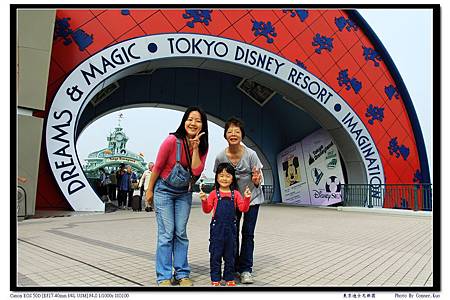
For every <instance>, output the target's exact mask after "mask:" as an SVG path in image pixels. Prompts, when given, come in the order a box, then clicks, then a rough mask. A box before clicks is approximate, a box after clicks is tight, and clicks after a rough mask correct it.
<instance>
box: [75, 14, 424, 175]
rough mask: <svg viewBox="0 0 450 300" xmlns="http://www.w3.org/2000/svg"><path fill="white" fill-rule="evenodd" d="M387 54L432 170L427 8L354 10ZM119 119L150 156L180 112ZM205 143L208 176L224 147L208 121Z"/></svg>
mask: <svg viewBox="0 0 450 300" xmlns="http://www.w3.org/2000/svg"><path fill="white" fill-rule="evenodd" d="M358 11H359V13H360V14H361V15H362V16H363V17H364V19H365V20H366V21H367V23H368V24H369V25H370V27H371V28H372V29H373V30H374V31H375V33H376V34H377V36H378V37H379V39H380V40H381V42H382V43H383V45H384V47H385V48H386V49H387V51H388V53H389V54H390V55H391V58H392V59H393V61H394V63H395V65H396V66H397V69H398V70H399V72H400V74H401V76H402V78H403V80H404V82H405V85H406V87H407V89H408V91H409V94H410V96H411V99H412V101H413V103H414V107H415V110H416V113H417V115H418V118H419V121H420V124H421V127H422V133H423V136H424V139H425V144H426V148H427V155H428V163H429V166H430V172H431V176H432V170H433V166H432V143H433V140H432V138H433V137H432V132H433V129H432V125H433V124H432V104H433V101H432V99H433V97H432V96H433V94H432V82H433V78H432V75H433V73H432V12H431V11H430V10H418V9H407V10H400V9H395V10H386V9H365V10H358ZM121 112H122V113H123V115H124V119H123V120H122V121H121V124H122V126H123V128H124V131H125V132H126V134H127V135H128V137H129V138H130V140H129V142H128V144H127V148H128V149H129V150H131V151H134V152H136V153H138V152H143V153H144V158H145V160H146V161H153V160H155V158H156V154H157V151H158V148H159V145H160V144H161V142H162V141H163V140H164V138H166V137H167V135H168V134H169V132H173V131H175V129H176V128H177V127H178V125H179V123H180V121H181V117H182V112H179V111H174V110H167V109H161V108H134V109H125V110H122V111H121ZM119 113H120V112H115V113H112V114H110V115H107V116H104V117H102V118H100V119H99V120H97V121H96V122H94V123H93V124H92V125H91V126H89V127H87V128H86V129H85V130H84V131H83V133H82V134H81V135H80V138H79V140H78V143H77V151H78V156H79V158H80V161H81V162H82V163H83V159H84V158H86V157H87V156H88V155H89V153H91V152H93V151H96V150H99V149H101V148H104V147H106V146H107V142H106V137H107V136H108V134H109V132H110V131H112V130H113V129H114V127H115V126H116V125H117V122H118V115H119ZM209 139H210V140H209V141H210V149H209V154H208V158H207V162H206V167H205V174H206V175H207V176H208V177H213V172H212V168H213V165H214V158H215V156H216V154H217V153H218V152H219V151H221V150H222V149H224V147H226V145H227V144H226V141H225V139H224V138H223V128H221V127H219V126H217V125H215V124H214V123H211V122H210V123H209Z"/></svg>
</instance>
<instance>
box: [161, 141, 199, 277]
mask: <svg viewBox="0 0 450 300" xmlns="http://www.w3.org/2000/svg"><path fill="white" fill-rule="evenodd" d="M176 158H177V163H176V164H175V166H174V168H173V169H172V171H171V172H170V175H169V176H168V177H167V179H165V180H164V179H162V178H159V179H158V181H157V182H156V184H155V190H154V195H153V201H154V206H155V213H156V222H157V223H158V242H157V248H156V280H157V282H158V283H160V282H161V281H163V280H168V279H171V277H172V267H173V268H174V269H175V272H174V277H175V279H177V280H179V279H181V278H185V277H189V274H190V272H191V269H190V267H189V264H188V257H187V253H188V246H189V240H188V237H187V232H186V225H187V222H188V219H189V214H190V211H191V205H192V192H190V191H189V181H190V172H189V171H187V170H185V169H184V168H183V166H182V165H181V164H180V158H181V144H180V140H179V139H177V154H176Z"/></svg>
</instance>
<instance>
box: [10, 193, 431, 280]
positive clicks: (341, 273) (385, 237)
mask: <svg viewBox="0 0 450 300" xmlns="http://www.w3.org/2000/svg"><path fill="white" fill-rule="evenodd" d="M210 217H211V216H210V215H206V214H204V213H203V212H202V211H201V207H200V205H199V204H198V202H196V203H194V205H193V207H192V212H191V217H190V220H189V225H188V236H189V239H190V248H189V262H190V265H191V268H192V274H191V278H192V280H193V281H194V284H195V285H196V286H209V282H210V279H209V253H208V236H209V233H208V230H209V226H208V224H209V221H210ZM432 230H433V228H432V217H431V215H427V214H409V215H398V214H388V213H375V211H370V210H363V211H361V212H358V211H356V212H355V211H345V210H344V211H341V210H337V209H331V208H306V207H293V206H284V205H264V206H262V207H261V209H260V215H259V220H258V224H257V228H256V234H255V258H254V260H255V265H254V275H255V276H256V282H255V284H254V285H253V286H264V287H270V286H280V287H282V286H285V287H306V286H313V287H327V286H328V287H341V286H342V287H351V286H355V287H367V286H369V287H379V286H389V287H391V286H392V287H410V286H417V287H424V286H432V281H433V266H432V235H431V233H432ZM155 234H156V220H155V215H154V213H146V212H132V211H117V212H113V213H107V214H77V215H74V216H71V217H54V218H41V219H29V220H25V221H21V222H19V224H18V242H17V250H18V275H17V283H18V286H39V287H63V286H75V287H87V286H93V287H105V286H108V287H141V286H142V287H149V286H155V268H154V266H155V264H154V259H155V241H156V235H155Z"/></svg>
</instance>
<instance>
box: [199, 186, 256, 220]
mask: <svg viewBox="0 0 450 300" xmlns="http://www.w3.org/2000/svg"><path fill="white" fill-rule="evenodd" d="M219 193H220V197H221V198H227V197H228V198H231V192H221V191H220V190H219ZM217 202H218V199H217V193H216V190H214V189H213V190H212V191H211V193H210V194H209V196H208V198H207V199H206V200H205V201H202V209H203V212H204V213H207V214H209V213H210V212H211V210H213V209H214V211H213V215H212V216H213V218H214V214H215V212H216V208H217ZM234 206H235V207H237V208H238V209H239V210H240V211H241V212H243V213H245V212H248V209H249V208H250V197H245V198H244V197H242V195H241V193H239V191H237V190H234Z"/></svg>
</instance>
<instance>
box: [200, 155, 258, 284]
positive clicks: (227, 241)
mask: <svg viewBox="0 0 450 300" xmlns="http://www.w3.org/2000/svg"><path fill="white" fill-rule="evenodd" d="M244 196H245V198H243V197H242V195H241V193H239V191H238V190H237V181H236V175H235V171H234V168H233V166H232V165H231V164H229V163H221V164H219V165H218V167H217V169H216V177H215V190H214V191H212V192H211V193H210V194H209V196H208V198H207V197H206V194H205V193H204V192H203V191H202V190H201V189H200V199H201V200H202V208H203V211H204V212H205V213H210V212H211V210H213V209H214V212H213V217H212V220H211V225H210V239H209V241H210V244H209V252H210V268H211V284H212V285H213V286H220V280H221V279H222V276H221V273H222V272H221V268H222V258H223V260H224V270H223V279H224V280H225V283H226V285H227V286H235V285H236V283H235V281H234V253H235V247H236V231H237V229H236V212H235V208H236V207H237V208H238V209H239V210H240V211H241V212H247V211H248V209H249V205H250V196H251V192H250V189H249V188H248V187H247V188H246V189H245V192H244Z"/></svg>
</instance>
